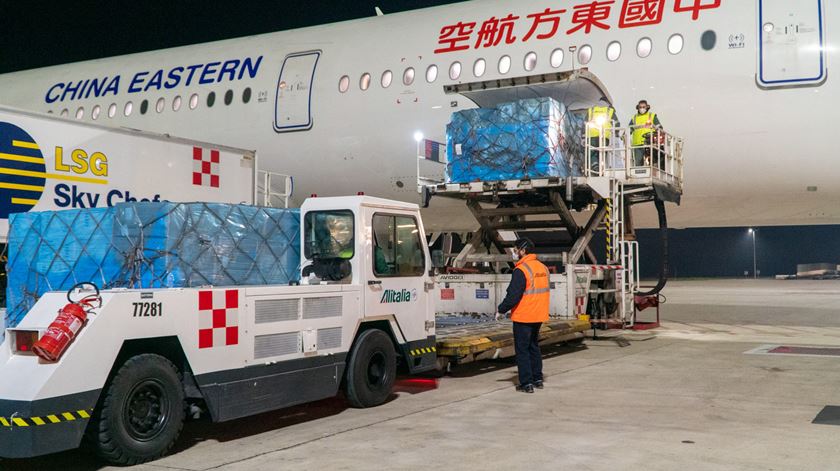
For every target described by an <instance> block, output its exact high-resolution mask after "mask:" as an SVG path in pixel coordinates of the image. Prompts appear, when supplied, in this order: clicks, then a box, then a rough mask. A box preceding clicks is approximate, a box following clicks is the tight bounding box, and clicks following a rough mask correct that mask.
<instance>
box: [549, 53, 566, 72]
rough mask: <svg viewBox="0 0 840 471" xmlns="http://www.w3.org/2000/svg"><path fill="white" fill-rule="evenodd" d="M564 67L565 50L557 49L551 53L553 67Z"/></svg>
mask: <svg viewBox="0 0 840 471" xmlns="http://www.w3.org/2000/svg"><path fill="white" fill-rule="evenodd" d="M561 65H563V50H562V49H555V50H554V51H553V52H552V53H551V66H552V67H554V68H555V69H556V68H557V67H560V66H561Z"/></svg>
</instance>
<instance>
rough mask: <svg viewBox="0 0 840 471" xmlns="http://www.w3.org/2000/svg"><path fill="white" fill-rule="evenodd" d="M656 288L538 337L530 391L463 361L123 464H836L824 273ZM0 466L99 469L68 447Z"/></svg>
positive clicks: (834, 379)
mask: <svg viewBox="0 0 840 471" xmlns="http://www.w3.org/2000/svg"><path fill="white" fill-rule="evenodd" d="M665 295H666V297H667V298H668V299H667V303H666V304H665V305H663V307H662V311H661V316H662V327H660V328H658V329H655V330H651V331H644V332H631V331H609V332H599V333H598V336H597V339H593V338H591V337H590V338H588V339H587V340H586V341H585V342H584V343H583V344H581V345H577V346H558V347H553V348H549V349H546V350H545V351H544V354H545V361H544V368H545V373H546V387H545V389H544V390H539V391H537V392H536V393H535V394H523V393H519V392H516V391H515V390H514V383H515V381H516V379H515V377H516V367H515V365H514V364H513V363H512V362H511V361H504V360H499V361H484V362H478V363H475V364H470V365H463V366H461V367H458V368H456V369H455V370H453V372H452V374H450V375H449V376H446V377H444V378H442V379H434V378H411V377H404V378H400V379H399V381H398V383H397V387H396V391H395V394H394V396H393V397H392V399H391V400H389V401H388V402H387V403H386V404H384V405H382V406H380V407H376V408H372V409H364V410H359V409H351V408H349V407H348V405H347V403H346V402H345V401H344V400H343V399H342V398H340V397H338V398H334V399H329V400H324V401H320V402H317V403H313V404H308V405H304V406H299V407H294V408H290V409H285V410H281V411H276V412H271V413H266V414H261V415H258V416H255V417H250V418H245V419H241V420H236V421H233V422H229V423H223V424H214V423H211V422H209V421H206V420H198V421H192V422H189V423H187V425H186V426H185V428H184V432H183V433H182V435H181V438H180V440H179V442H178V444H177V445H176V447H175V449H174V450H173V451H172V453H171V454H170V455H169V456H167V457H165V458H163V459H161V460H158V461H156V462H154V463H149V464H145V465H142V466H137V467H135V468H132V469H139V470H211V469H223V470H275V469H330V470H332V469H365V470H369V469H385V468H388V469H417V470H421V469H422V470H429V469H484V470H486V469H554V470H556V469H570V470H571V469H574V470H602V469H603V470H616V469H621V470H635V469H640V470H642V469H643V470H674V469H686V470H720V469H739V470H740V469H746V470H799V469H801V470H822V469H825V470H836V469H840V465H838V463H840V446H838V443H840V441H838V436H840V435H839V434H840V427H838V424H840V409H838V408H832V407H831V406H840V387H838V385H840V356H837V355H835V354H834V353H833V352H836V353H838V354H840V282H837V281H813V282H808V281H775V280H772V281H770V280H766V281H765V280H759V281H753V280H721V281H686V282H674V283H671V284H669V286H668V288H667V289H666V292H665ZM650 315H651V312H650V311H645V312H644V313H643V316H645V317H647V316H650ZM779 347H782V348H779ZM784 347H822V348H821V349H819V350H809V349H807V348H804V349H798V348H784ZM831 347H838V349H837V350H835V349H833V348H831ZM773 351H778V352H798V354H789V353H781V354H773V353H768V352H773ZM803 352H804V353H803ZM813 352H818V353H819V354H810V353H813ZM815 419H817V422H823V423H814V421H815ZM0 468H1V469H26V470H36V469H62V470H75V469H112V468H108V467H105V466H103V465H102V464H100V463H98V462H97V461H96V459H95V458H94V457H93V456H92V455H91V454H90V453H89V452H86V451H84V450H76V451H71V452H65V453H59V454H55V455H50V456H46V457H41V458H37V459H31V460H15V461H8V460H3V461H0ZM113 469H117V468H113Z"/></svg>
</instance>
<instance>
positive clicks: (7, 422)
mask: <svg viewBox="0 0 840 471" xmlns="http://www.w3.org/2000/svg"><path fill="white" fill-rule="evenodd" d="M92 411H93V410H92V409H88V410H84V409H82V410H77V411H69V412H57V413H55V414H50V415H45V416H42V417H0V426H2V427H40V426H42V425H51V424H59V423H62V422H73V421H76V420H87V419H90V414H91V412H92Z"/></svg>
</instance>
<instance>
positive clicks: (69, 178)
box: [47, 173, 108, 185]
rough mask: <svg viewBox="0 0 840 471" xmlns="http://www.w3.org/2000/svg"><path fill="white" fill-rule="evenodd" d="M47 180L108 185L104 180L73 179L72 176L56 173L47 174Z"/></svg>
mask: <svg viewBox="0 0 840 471" xmlns="http://www.w3.org/2000/svg"><path fill="white" fill-rule="evenodd" d="M47 178H52V179H54V180H65V181H68V182H79V183H93V184H94V185H107V184H108V180H104V179H102V178H88V177H74V176H73V175H59V174H56V173H48V174H47Z"/></svg>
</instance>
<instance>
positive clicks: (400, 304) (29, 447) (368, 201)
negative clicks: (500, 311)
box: [0, 196, 436, 464]
mask: <svg viewBox="0 0 840 471" xmlns="http://www.w3.org/2000/svg"><path fill="white" fill-rule="evenodd" d="M301 218H302V224H301V238H300V240H301V243H302V250H301V253H302V254H304V261H303V263H302V265H303V268H302V280H301V283H300V285H294V286H234V287H226V288H225V287H215V286H214V287H206V288H174V289H173V288H169V289H144V290H132V289H112V290H102V291H101V292H98V291H97V290H96V289H94V288H93V287H90V286H88V287H80V289H81V290H82V291H79V290H74V291H72V292H70V293H59V292H51V293H47V294H45V295H44V296H42V297H41V298H40V299H39V300H38V302H37V303H36V304H35V306H34V307H33V308H32V309H31V311H29V313H28V314H27V315H26V317H25V318H24V319H23V321H22V322H21V323H20V324H19V325H17V326H16V327H14V328H10V329H7V330H6V339H7V341H6V342H4V343H3V344H2V346H1V347H0V376H2V377H3V381H2V382H0V457H3V458H23V457H31V456H36V455H42V454H46V453H52V452H57V451H61V450H67V449H71V448H76V447H78V446H79V445H80V443H81V440H82V438H83V436H84V435H85V433H87V434H88V436H89V437H90V438H91V442H92V443H93V444H94V447H95V448H96V450H97V452H98V454H99V455H100V456H101V457H102V458H104V459H105V460H107V461H109V462H112V463H118V464H135V463H140V462H144V461H148V460H151V459H155V458H157V457H160V456H161V455H163V454H164V453H166V452H167V451H168V450H169V449H170V447H171V446H172V445H173V443H174V442H175V440H176V439H177V437H178V435H179V433H180V431H181V428H182V425H183V423H184V420H185V417H186V415H187V414H188V413H189V414H198V413H200V412H202V411H206V412H207V413H209V416H210V418H211V419H212V420H213V421H217V422H221V421H227V420H232V419H236V418H239V417H245V416H249V415H254V414H258V413H260V412H264V411H269V410H274V409H279V408H282V407H288V406H292V405H295V404H300V403H304V402H309V401H315V400H318V399H322V398H327V397H331V396H334V395H335V394H336V393H337V392H338V390H339V388H342V389H343V390H344V392H345V394H346V396H347V399H348V401H349V402H350V404H351V405H353V406H355V407H371V406H376V405H379V404H381V403H383V402H384V401H385V400H386V399H387V398H388V397H389V396H390V395H391V391H392V386H393V384H394V379H395V376H396V374H397V365H398V363H399V364H400V365H401V366H402V367H403V368H404V369H405V371H407V372H408V373H412V374H413V373H420V372H424V371H428V370H429V369H432V368H434V367H435V365H436V343H435V318H434V304H433V297H432V296H431V293H433V292H434V289H435V287H434V279H433V278H432V276H431V274H430V268H431V262H430V258H429V250H428V247H427V245H426V243H425V238H424V237H421V234H424V228H423V223H422V220H421V218H420V213H419V208H418V206H417V205H415V204H409V203H401V202H396V201H388V200H383V199H377V198H372V197H367V196H355V197H337V198H310V199H308V200H307V201H305V203H304V204H303V206H302V208H301ZM80 311H83V315H82V314H80ZM56 313H61V314H60V315H59V318H56ZM74 313H75V314H79V318H81V317H86V320H83V323H84V325H83V326H81V328H80V329H79V328H78V327H79V326H75V328H69V327H68V326H70V325H72V324H73V320H72V318H71V317H68V315H69V314H74ZM61 316H65V317H61ZM59 319H69V320H68V321H67V322H66V323H65V324H67V325H66V326H65V327H66V328H65V327H61V326H56V325H53V326H51V324H53V323H54V321H55V322H57V323H60V322H59ZM55 328H59V329H64V334H67V335H70V336H71V337H72V336H75V338H72V339H71V341H70V342H69V345H68V346H67V348H66V350H65V351H63V354H62V352H61V351H60V350H61V348H60V347H59V348H53V347H55V346H56V343H55V342H52V341H50V342H47V343H46V344H45V345H40V344H38V343H39V341H40V340H41V339H45V338H49V337H50V336H49V335H47V336H45V334H49V332H50V331H52V332H55ZM70 332H72V334H71V333H70ZM57 335H58V337H59V338H61V337H62V334H61V333H58V334H57ZM42 343H43V342H42ZM36 344H37V345H36ZM36 347H37V348H36ZM42 347H44V348H46V349H48V350H50V351H51V353H53V354H54V355H44V356H45V357H46V358H47V359H45V358H42V357H41V356H38V355H37V354H36V353H35V351H38V352H39V353H41V352H40V350H41V348H42ZM56 357H57V358H56ZM53 359H55V360H56V361H50V360H53Z"/></svg>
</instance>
